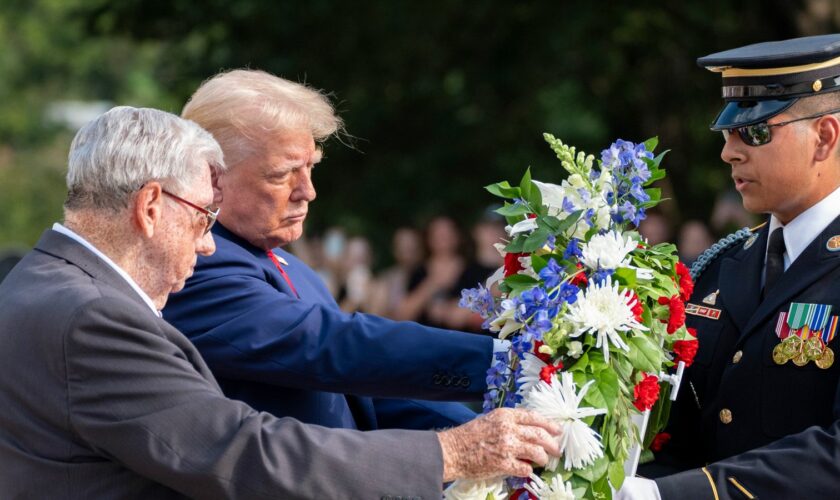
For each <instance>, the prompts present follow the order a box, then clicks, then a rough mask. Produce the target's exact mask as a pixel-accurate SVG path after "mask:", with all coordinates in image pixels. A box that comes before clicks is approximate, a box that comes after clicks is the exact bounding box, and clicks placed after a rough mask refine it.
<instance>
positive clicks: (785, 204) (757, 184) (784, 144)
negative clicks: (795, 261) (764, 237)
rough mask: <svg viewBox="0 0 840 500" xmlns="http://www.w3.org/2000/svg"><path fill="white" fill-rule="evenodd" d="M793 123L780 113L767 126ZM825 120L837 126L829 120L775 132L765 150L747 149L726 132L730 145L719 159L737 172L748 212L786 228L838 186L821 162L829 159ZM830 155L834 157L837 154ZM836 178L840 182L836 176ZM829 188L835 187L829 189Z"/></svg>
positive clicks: (819, 119)
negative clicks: (766, 216) (773, 218)
mask: <svg viewBox="0 0 840 500" xmlns="http://www.w3.org/2000/svg"><path fill="white" fill-rule="evenodd" d="M794 118H796V116H795V115H793V114H791V113H787V112H786V113H781V114H779V115H776V116H774V117H772V118H770V119H769V120H768V124H773V123H779V122H782V121H786V120H791V119H794ZM826 120H833V121H834V122H836V121H837V119H836V118H834V117H830V116H824V117H821V118H817V119H814V120H804V121H801V122H795V123H791V124H789V125H784V126H780V127H772V128H771V133H772V140H771V141H770V142H769V143H768V144H764V145H761V146H748V145H746V144H744V142H743V140H741V138H740V136H739V135H738V134H737V133H735V132H733V133H728V132H724V139H725V141H726V143H725V144H724V146H723V150H722V151H721V155H720V156H721V158H722V159H723V161H725V162H726V163H729V164H730V165H731V167H732V179H733V180H734V181H735V189H737V190H738V192H739V193H740V194H741V198H742V200H743V204H744V208H746V209H747V210H749V211H750V212H753V213H772V214H774V215H775V216H776V217H777V218H778V219H779V220H780V221H781V222H782V223H783V224H787V223H788V222H790V221H791V220H792V219H793V218H795V217H796V216H797V215H799V214H801V213H802V212H803V211H805V210H807V209H808V208H810V207H811V206H813V205H814V204H816V203H817V202H819V201H820V200H821V199H822V198H823V197H824V196H825V195H827V194H828V193H830V192H831V191H832V190H833V189H834V188H835V187H836V186H837V184H836V180H835V181H834V183H833V184H832V180H831V179H829V178H826V173H830V172H827V171H826V170H825V165H824V163H825V162H824V161H821V160H820V158H822V159H823V160H824V159H826V158H827V156H826V155H825V151H823V150H824V149H825V148H824V146H820V144H821V141H823V140H824V139H825V135H824V134H825V130H824V129H822V130H821V127H825V125H826V124H825V123H824V122H825V121H826ZM820 148H822V149H820ZM831 149H832V151H831V155H834V154H836V151H833V149H834V148H833V147H832V148H831ZM821 155H822V156H821ZM823 156H825V157H826V158H823ZM834 169H835V170H836V166H835V168H834ZM833 177H834V178H835V179H836V177H837V174H836V172H835V173H834V175H833ZM829 184H830V185H831V186H832V187H830V189H826V188H827V187H829V186H828V185H829Z"/></svg>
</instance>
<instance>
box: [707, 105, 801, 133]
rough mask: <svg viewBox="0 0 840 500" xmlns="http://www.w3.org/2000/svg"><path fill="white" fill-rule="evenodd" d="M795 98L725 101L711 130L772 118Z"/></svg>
mask: <svg viewBox="0 0 840 500" xmlns="http://www.w3.org/2000/svg"><path fill="white" fill-rule="evenodd" d="M794 102H796V99H784V100H774V101H731V102H728V103H726V106H724V107H723V110H721V112H720V114H718V116H717V118H715V121H714V123H712V126H711V129H712V130H726V129H730V128H735V127H745V126H747V125H753V124H756V123H759V122H763V121H765V120H767V119H769V118H772V117H774V116H776V115H778V114H779V113H781V112H782V111H784V110H786V109H788V108H789V107H791V106H792V105H793V103H794Z"/></svg>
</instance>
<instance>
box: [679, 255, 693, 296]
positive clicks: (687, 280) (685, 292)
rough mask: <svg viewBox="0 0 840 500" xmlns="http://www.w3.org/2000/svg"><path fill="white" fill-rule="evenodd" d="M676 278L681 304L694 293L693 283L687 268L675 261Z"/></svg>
mask: <svg viewBox="0 0 840 500" xmlns="http://www.w3.org/2000/svg"><path fill="white" fill-rule="evenodd" d="M676 271H677V276H679V278H680V298H681V299H682V300H683V302H685V301H687V300H688V299H689V297H691V294H692V292H694V282H693V281H692V280H691V274H690V273H689V271H688V268H687V267H686V266H685V264H683V263H682V262H679V261H677V269H676Z"/></svg>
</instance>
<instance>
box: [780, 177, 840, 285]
mask: <svg viewBox="0 0 840 500" xmlns="http://www.w3.org/2000/svg"><path fill="white" fill-rule="evenodd" d="M838 216H840V188H837V189H835V190H834V191H833V192H832V193H831V194H829V195H828V196H826V197H825V198H823V199H822V200H821V201H820V202H818V203H817V204H816V205H814V206H813V207H811V208H809V209H808V210H805V211H804V212H802V213H801V214H799V215H797V216H796V218H794V219H793V220H792V221H790V222H788V223H787V225H783V224H782V223H781V222H780V221H779V219H777V218H776V216H775V215H771V216H770V232H769V233H768V234H773V230H774V229H776V228H778V227H784V229H785V231H784V236H785V269H787V268H788V267H790V265H791V264H792V263H793V261H795V260H796V258H797V257H799V255H801V254H802V252H803V251H804V250H805V248H806V247H807V246H808V245H810V244H811V242H812V241H814V239H815V238H816V237H817V236H819V234H820V233H821V232H823V230H824V229H825V228H826V227H828V225H829V224H831V221H833V220H834V219H836V218H837V217H838ZM767 241H768V245H769V242H770V238H767ZM765 251H766V250H765Z"/></svg>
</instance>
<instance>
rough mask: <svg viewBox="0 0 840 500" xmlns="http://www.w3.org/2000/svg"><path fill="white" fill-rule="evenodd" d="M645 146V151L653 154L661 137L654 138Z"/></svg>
mask: <svg viewBox="0 0 840 500" xmlns="http://www.w3.org/2000/svg"><path fill="white" fill-rule="evenodd" d="M644 144H645V149H647V150H648V151H650V152H653V150H654V149H656V146H658V145H659V137H656V136H653V137H651V138H650V139H648V140H646V141H645V142H644Z"/></svg>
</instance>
